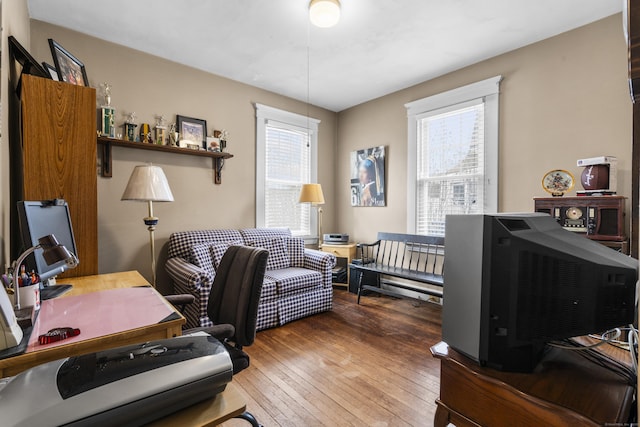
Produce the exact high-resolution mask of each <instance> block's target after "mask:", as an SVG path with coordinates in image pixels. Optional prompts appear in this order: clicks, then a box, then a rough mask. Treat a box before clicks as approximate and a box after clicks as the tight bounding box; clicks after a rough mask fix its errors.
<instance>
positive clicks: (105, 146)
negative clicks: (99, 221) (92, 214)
mask: <svg viewBox="0 0 640 427" xmlns="http://www.w3.org/2000/svg"><path fill="white" fill-rule="evenodd" d="M98 145H100V146H102V176H103V177H106V178H111V176H112V173H113V172H112V168H111V166H112V165H111V163H112V157H111V147H125V148H135V149H138V150H151V151H164V152H165V153H174V154H187V155H189V156H199V157H210V158H211V159H212V161H213V171H214V182H215V183H216V184H221V183H222V166H223V165H224V160H225V159H230V158H232V157H233V154H229V153H220V152H213V151H204V150H192V149H190V148H180V147H170V146H168V145H157V144H147V143H144V142H131V141H124V140H121V139H113V138H107V137H104V136H99V137H98Z"/></svg>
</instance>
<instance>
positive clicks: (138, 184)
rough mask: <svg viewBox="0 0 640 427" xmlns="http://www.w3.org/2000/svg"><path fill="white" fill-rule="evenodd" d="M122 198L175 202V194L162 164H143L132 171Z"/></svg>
mask: <svg viewBox="0 0 640 427" xmlns="http://www.w3.org/2000/svg"><path fill="white" fill-rule="evenodd" d="M122 200H135V201H139V202H148V201H152V202H173V194H172V193H171V188H169V182H167V177H166V176H165V174H164V171H163V170H162V168H161V167H160V166H152V165H141V166H136V167H135V168H134V169H133V172H131V176H130V177H129V183H128V184H127V188H125V190H124V193H123V194H122Z"/></svg>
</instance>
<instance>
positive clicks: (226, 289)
mask: <svg viewBox="0 0 640 427" xmlns="http://www.w3.org/2000/svg"><path fill="white" fill-rule="evenodd" d="M268 255H269V251H267V250H265V249H260V248H249V247H246V246H231V247H229V249H227V252H226V253H225V254H224V256H223V257H222V260H221V261H220V266H219V267H218V270H217V271H216V277H215V279H214V281H213V286H212V287H211V294H210V295H209V302H208V304H207V314H208V315H209V319H211V321H212V322H213V326H211V327H205V328H195V329H189V330H186V331H184V333H185V334H190V333H194V332H199V331H204V332H207V333H208V334H210V335H212V336H214V337H216V338H217V339H219V340H220V341H221V342H222V343H223V344H224V346H225V347H226V348H227V351H228V352H229V355H230V356H231V361H232V363H233V375H235V374H237V373H238V372H240V371H242V370H243V369H245V368H247V367H249V355H248V354H247V353H245V352H244V351H243V350H242V348H243V347H244V346H250V345H251V344H253V342H254V340H255V338H256V319H257V317H258V302H259V301H260V293H261V291H262V282H263V280H264V272H265V269H266V266H267V256H268ZM238 418H242V419H244V420H246V421H248V422H250V423H251V425H252V426H254V427H259V426H260V424H259V423H258V421H257V420H256V419H255V417H254V416H253V415H251V414H250V413H249V412H245V413H244V414H242V415H240V416H238Z"/></svg>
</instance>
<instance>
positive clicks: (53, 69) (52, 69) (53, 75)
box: [42, 62, 60, 82]
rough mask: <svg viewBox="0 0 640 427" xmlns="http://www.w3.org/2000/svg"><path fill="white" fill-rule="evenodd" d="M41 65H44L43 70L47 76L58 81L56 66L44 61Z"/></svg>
mask: <svg viewBox="0 0 640 427" xmlns="http://www.w3.org/2000/svg"><path fill="white" fill-rule="evenodd" d="M42 66H43V67H44V70H45V71H46V72H47V73H49V76H51V79H52V80H55V81H57V82H59V81H60V77H58V71H57V70H56V67H54V66H53V65H51V64H49V63H46V62H43V63H42Z"/></svg>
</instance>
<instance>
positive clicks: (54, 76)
mask: <svg viewBox="0 0 640 427" xmlns="http://www.w3.org/2000/svg"><path fill="white" fill-rule="evenodd" d="M48 42H49V48H50V49H51V56H52V57H53V65H51V64H50V63H48V62H42V63H39V62H38V61H36V60H35V59H34V58H33V56H31V54H30V53H29V52H28V51H27V50H26V49H25V48H24V47H23V46H22V45H21V44H20V43H19V42H18V40H17V39H16V38H15V37H13V36H10V37H9V49H10V55H11V57H12V59H13V60H15V61H16V62H18V63H19V64H20V65H21V66H22V73H23V74H31V75H36V76H39V77H43V78H49V79H51V80H55V81H60V82H65V83H69V84H73V85H78V86H87V87H88V86H89V78H88V76H87V70H86V67H85V65H84V63H83V62H82V61H81V60H80V59H78V58H77V57H76V56H75V55H73V54H72V53H71V52H69V51H68V50H67V49H65V48H64V47H63V46H62V45H61V44H60V43H58V42H57V41H55V40H54V39H48ZM103 85H106V83H105V84H103ZM16 91H17V93H18V95H19V94H20V84H19V85H18V88H16ZM107 108H108V109H109V112H110V114H111V116H109V120H110V122H109V120H106V121H105V120H104V118H103V120H102V122H105V123H107V124H106V125H105V124H103V123H102V122H101V126H100V127H101V129H99V130H98V134H99V136H107V137H112V138H114V137H116V135H115V131H114V123H113V116H114V115H115V109H113V108H112V107H111V106H110V94H109V102H107V105H106V106H105V107H103V108H102V110H103V115H104V111H105V109H107ZM134 117H135V113H132V114H131V115H130V119H128V120H127V121H125V123H124V124H123V127H124V130H125V135H126V136H125V138H124V140H126V141H133V142H143V143H144V142H147V143H155V144H159V145H171V146H177V147H180V148H187V149H194V150H207V151H223V150H224V148H225V147H226V142H227V141H226V137H227V135H228V133H227V131H225V130H222V131H218V130H216V131H214V137H207V121H206V120H203V119H197V118H194V117H187V116H183V115H180V114H177V115H176V124H175V125H172V126H171V129H170V130H169V133H168V137H167V133H166V129H167V128H166V126H164V124H163V123H162V121H163V120H164V119H163V118H162V120H161V122H160V124H157V125H156V141H155V142H154V141H153V139H152V138H151V131H150V130H151V127H150V126H149V125H148V124H146V123H142V124H141V125H140V137H139V139H138V138H137V135H135V138H132V137H133V136H134V132H133V131H132V130H133V129H135V127H137V126H138V125H137V124H135V123H133V118H134ZM127 126H129V128H130V129H128V128H127ZM105 127H106V128H109V129H108V131H109V132H105ZM158 130H160V132H158ZM130 131H131V132H130ZM143 132H144V133H143ZM158 135H162V138H161V139H158ZM122 136H123V135H122V134H119V135H118V138H122Z"/></svg>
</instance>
